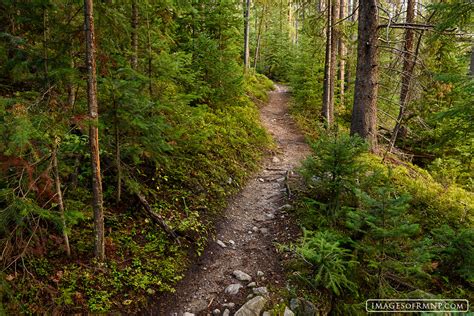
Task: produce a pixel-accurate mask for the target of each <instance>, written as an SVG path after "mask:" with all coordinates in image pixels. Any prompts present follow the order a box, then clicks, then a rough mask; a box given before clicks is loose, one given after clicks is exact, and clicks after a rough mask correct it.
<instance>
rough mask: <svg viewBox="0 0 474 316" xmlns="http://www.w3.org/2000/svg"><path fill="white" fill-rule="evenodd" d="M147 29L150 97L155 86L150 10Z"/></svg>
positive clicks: (147, 16) (147, 17)
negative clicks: (153, 79) (153, 83)
mask: <svg viewBox="0 0 474 316" xmlns="http://www.w3.org/2000/svg"><path fill="white" fill-rule="evenodd" d="M146 29H147V46H148V91H149V93H150V97H152V96H153V86H152V79H151V76H152V49H151V34H150V18H149V15H148V11H147V13H146Z"/></svg>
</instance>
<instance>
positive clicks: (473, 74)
mask: <svg viewBox="0 0 474 316" xmlns="http://www.w3.org/2000/svg"><path fill="white" fill-rule="evenodd" d="M470 75H471V77H474V45H473V46H472V50H471V65H470Z"/></svg>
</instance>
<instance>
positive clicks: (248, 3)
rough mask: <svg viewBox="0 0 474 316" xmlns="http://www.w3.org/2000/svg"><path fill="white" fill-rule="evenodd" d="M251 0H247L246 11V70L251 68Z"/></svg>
mask: <svg viewBox="0 0 474 316" xmlns="http://www.w3.org/2000/svg"><path fill="white" fill-rule="evenodd" d="M249 37H250V0H245V11H244V71H247V69H248V68H250V45H249V43H250V42H249V41H250V39H249Z"/></svg>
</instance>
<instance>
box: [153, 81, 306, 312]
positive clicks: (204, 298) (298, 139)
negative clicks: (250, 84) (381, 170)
mask: <svg viewBox="0 0 474 316" xmlns="http://www.w3.org/2000/svg"><path fill="white" fill-rule="evenodd" d="M288 98H289V95H288V91H287V89H286V87H284V86H278V85H277V87H276V90H275V91H273V92H270V100H269V103H268V104H267V105H266V106H265V107H263V108H262V109H261V120H262V123H263V125H264V126H265V128H266V129H267V130H268V131H269V132H270V134H271V135H272V136H273V138H274V139H275V142H276V144H277V146H278V149H277V151H276V152H275V153H273V155H269V156H268V157H266V158H265V159H264V161H263V168H262V170H261V171H260V172H259V173H257V174H256V175H255V176H254V177H253V178H252V179H251V180H250V181H249V182H248V184H247V185H246V186H245V187H244V188H243V190H242V191H241V192H240V193H239V194H238V195H237V196H236V197H235V198H234V199H233V200H232V201H231V203H230V205H229V206H228V208H227V209H226V211H225V212H224V214H223V219H222V220H221V221H220V222H219V223H218V224H217V227H216V240H214V241H211V242H210V243H209V245H208V246H207V248H206V249H205V251H204V254H203V255H202V256H201V257H200V258H199V260H198V262H196V263H195V264H194V265H193V266H192V267H191V268H190V269H189V271H188V272H187V274H186V276H185V278H184V279H183V280H182V281H181V282H180V283H179V284H178V286H177V288H176V293H174V294H170V295H167V296H166V297H165V298H163V299H162V300H160V302H158V308H157V310H156V311H154V312H153V314H154V315H166V316H167V315H177V316H181V315H182V314H183V313H184V312H191V313H195V314H197V315H207V314H208V313H210V312H211V311H213V310H214V309H216V308H218V309H220V311H221V312H222V311H224V309H225V307H223V305H222V304H224V303H229V302H232V303H235V307H234V308H231V313H232V314H233V313H234V312H235V311H236V310H237V309H238V308H239V307H240V306H241V305H242V304H244V303H245V301H246V298H247V295H248V294H249V293H252V289H251V288H247V287H246V283H248V282H240V283H242V285H243V286H244V287H243V288H241V289H240V290H239V293H238V294H236V295H229V294H226V293H225V292H224V290H225V288H226V287H227V286H228V285H230V284H233V283H239V282H238V281H237V280H236V279H235V278H234V277H233V276H232V272H233V271H234V270H241V271H243V272H246V273H248V274H249V275H250V276H251V277H252V281H255V282H256V283H257V287H261V286H265V287H267V288H268V289H269V290H270V292H271V293H275V292H276V290H277V289H278V288H281V287H284V286H285V282H286V281H285V275H284V271H283V268H282V264H281V260H282V258H281V255H280V254H278V253H277V252H276V250H275V242H284V241H287V240H288V239H291V238H292V235H294V234H295V231H296V227H295V224H294V223H293V221H292V220H291V219H290V218H289V217H288V215H287V214H286V213H285V210H284V209H285V207H283V208H282V206H283V205H284V204H285V199H286V192H285V191H286V188H285V178H286V177H287V176H288V175H289V176H291V174H292V172H291V170H293V169H294V168H295V167H296V166H298V165H299V163H300V162H301V160H302V159H303V158H304V157H305V156H307V155H308V153H309V147H308V146H307V145H306V143H305V142H304V138H303V136H302V134H301V133H300V132H299V131H298V129H297V127H296V125H295V123H294V122H293V120H292V119H291V117H290V115H289V113H288ZM217 240H220V241H223V242H224V243H225V244H226V245H227V247H226V248H223V247H222V246H220V245H218V244H217V242H216V241H217ZM233 242H234V244H233ZM257 271H262V272H263V276H257Z"/></svg>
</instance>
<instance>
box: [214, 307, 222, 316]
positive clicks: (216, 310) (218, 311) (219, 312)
mask: <svg viewBox="0 0 474 316" xmlns="http://www.w3.org/2000/svg"><path fill="white" fill-rule="evenodd" d="M220 314H221V310H220V309H218V308H216V309H215V310H213V311H212V315H214V316H218V315H220Z"/></svg>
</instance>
